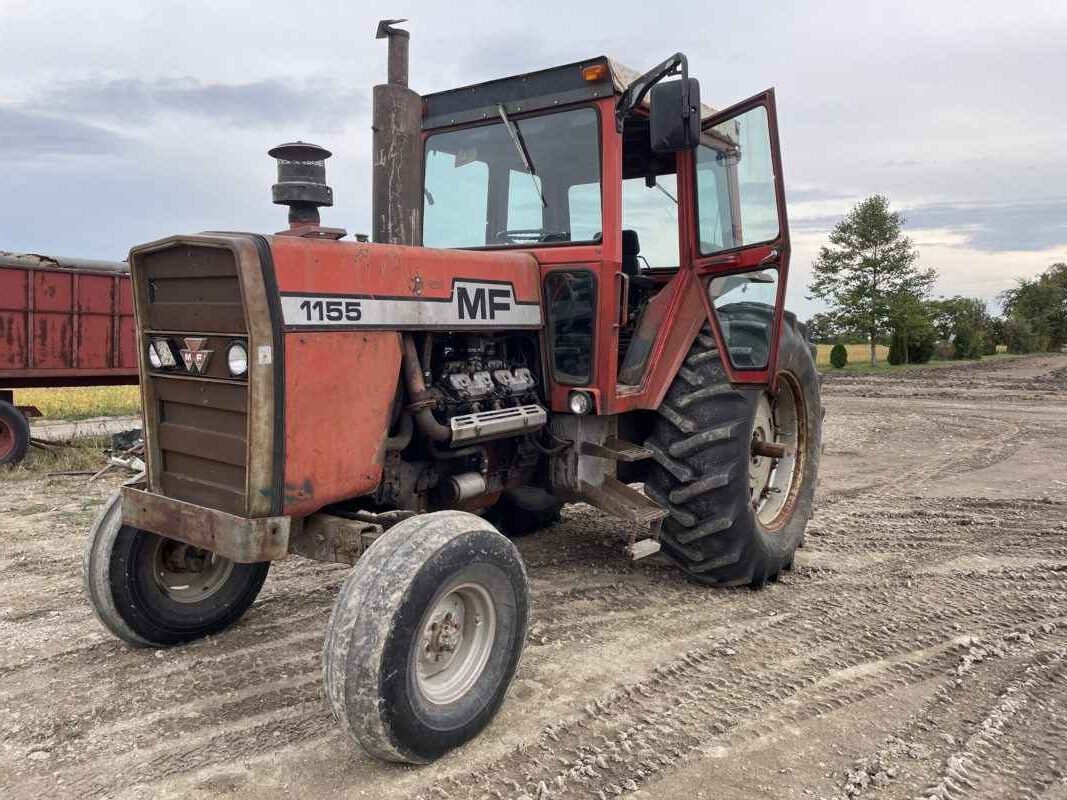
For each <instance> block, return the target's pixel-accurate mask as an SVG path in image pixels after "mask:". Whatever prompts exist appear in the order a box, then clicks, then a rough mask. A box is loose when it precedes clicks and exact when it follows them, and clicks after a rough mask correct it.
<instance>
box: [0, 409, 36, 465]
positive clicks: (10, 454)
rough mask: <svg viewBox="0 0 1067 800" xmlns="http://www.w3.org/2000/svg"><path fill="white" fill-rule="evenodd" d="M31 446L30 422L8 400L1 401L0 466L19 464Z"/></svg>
mask: <svg viewBox="0 0 1067 800" xmlns="http://www.w3.org/2000/svg"><path fill="white" fill-rule="evenodd" d="M29 446H30V422H29V420H27V419H26V417H25V416H23V414H22V412H21V411H19V410H18V409H17V408H15V407H14V406H13V405H11V403H9V402H7V401H6V400H0V465H3V464H17V463H19V462H20V461H22V459H23V458H25V457H26V450H27V449H28V448H29Z"/></svg>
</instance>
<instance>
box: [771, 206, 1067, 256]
mask: <svg viewBox="0 0 1067 800" xmlns="http://www.w3.org/2000/svg"><path fill="white" fill-rule="evenodd" d="M790 199H792V197H791V198H790ZM902 213H903V214H904V218H905V220H906V222H905V231H917V230H919V231H922V230H936V231H947V232H950V233H953V234H956V237H955V239H954V240H953V241H951V242H945V243H944V244H945V245H946V246H954V247H960V248H966V249H969V250H978V251H982V252H987V253H1007V252H1012V253H1025V252H1037V251H1044V250H1048V249H1050V248H1054V247H1057V246H1060V245H1063V244H1064V242H1067V199H1051V200H1033V201H1025V200H1019V201H1016V202H1012V203H930V204H926V205H916V206H912V207H910V208H908V207H905V208H903V209H902ZM842 217H843V215H841V214H837V215H833V214H828V215H820V216H810V217H799V218H796V219H793V218H790V220H789V225H790V228H791V229H793V230H795V231H812V232H822V231H825V232H827V233H829V231H830V229H831V228H833V227H834V225H836V224H837V223H838V222H840V221H841V219H842Z"/></svg>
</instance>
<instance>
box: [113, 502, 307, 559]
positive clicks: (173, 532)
mask: <svg viewBox="0 0 1067 800" xmlns="http://www.w3.org/2000/svg"><path fill="white" fill-rule="evenodd" d="M122 521H123V523H124V524H126V525H132V526H133V527H135V528H140V529H142V530H146V531H151V532H152V533H156V534H159V535H160V536H166V537H167V538H169V539H177V540H178V541H180V542H186V543H187V544H191V545H194V546H195V547H202V548H204V549H205V550H210V551H212V552H213V553H218V554H219V555H220V556H224V557H225V558H229V559H231V560H233V561H236V562H238V563H242V564H254V563H257V562H260V561H273V560H275V559H280V558H285V556H286V554H287V553H288V550H289V529H290V519H289V518H288V517H260V518H259V519H248V518H246V517H239V516H235V515H233V514H227V513H225V512H223V511H218V510H216V509H213V508H205V507H204V506H200V505H196V504H194V503H187V502H182V501H181V500H175V499H172V498H170V497H163V496H161V495H158V494H154V493H152V492H148V491H144V489H143V484H142V485H140V486H133V485H131V486H123V487H122Z"/></svg>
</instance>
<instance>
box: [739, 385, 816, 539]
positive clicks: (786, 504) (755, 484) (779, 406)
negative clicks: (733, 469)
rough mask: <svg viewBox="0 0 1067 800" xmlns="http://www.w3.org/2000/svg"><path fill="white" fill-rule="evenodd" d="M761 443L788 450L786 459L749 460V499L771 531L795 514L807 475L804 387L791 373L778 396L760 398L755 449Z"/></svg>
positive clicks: (755, 430)
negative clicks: (802, 480) (801, 487)
mask: <svg viewBox="0 0 1067 800" xmlns="http://www.w3.org/2000/svg"><path fill="white" fill-rule="evenodd" d="M758 442H767V443H770V444H779V445H783V446H784V447H785V451H786V452H785V455H784V456H783V457H782V458H773V457H770V456H758V455H755V454H750V456H749V469H748V475H749V497H750V500H751V503H752V509H753V511H754V512H755V514H756V519H757V520H758V521H759V523H760V524H761V525H762V526H763V527H764V528H765V529H766V530H769V531H774V530H776V529H778V528H781V527H782V525H784V524H785V522H786V520H788V518H789V515H790V514H791V513H792V509H793V506H794V504H795V502H796V497H797V494H798V492H799V490H800V483H801V479H802V477H803V472H804V453H805V452H806V446H807V425H806V424H805V421H804V401H803V395H802V394H801V392H800V386H799V384H798V383H797V382H796V380H795V379H794V378H793V377H792V376H791V375H790V374H789V373H781V374H780V375H779V379H778V394H777V395H774V396H772V395H771V394H770V393H768V392H764V393H762V394H761V395H760V398H759V401H758V402H757V404H756V415H755V419H754V421H753V425H752V445H753V447H755V446H756V444H757V443H758Z"/></svg>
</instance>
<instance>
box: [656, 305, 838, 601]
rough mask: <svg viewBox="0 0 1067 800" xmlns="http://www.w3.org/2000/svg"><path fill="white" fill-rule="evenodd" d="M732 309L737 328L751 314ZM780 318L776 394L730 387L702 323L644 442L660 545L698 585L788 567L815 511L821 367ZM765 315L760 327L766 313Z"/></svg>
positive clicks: (739, 581)
mask: <svg viewBox="0 0 1067 800" xmlns="http://www.w3.org/2000/svg"><path fill="white" fill-rule="evenodd" d="M724 311H726V309H721V310H720V314H723V312H724ZM728 314H729V312H728V311H727V313H726V314H723V316H724V317H726V322H727V324H728V323H729V321H730V318H729V316H728ZM764 314H766V312H764ZM737 316H738V317H739V319H738V320H736V322H739V323H741V324H740V325H739V326H738V327H739V328H742V329H743V328H744V327H745V326H747V325H750V324H752V323H753V322H754V320H753V319H751V317H752V310H751V309H747V308H746V309H738V314H737ZM784 322H785V324H784V325H783V326H782V337H781V344H780V350H779V355H778V394H777V395H776V396H771V395H770V394H769V393H768V392H765V391H763V390H761V389H745V388H735V387H733V386H731V385H730V383H729V382H728V381H727V376H726V371H725V369H724V368H723V364H722V360H721V356H720V354H719V352H718V349H717V348H716V346H715V341H714V339H713V337H712V336H711V335H710V333H709V332H708V330H707V329H705V330H704V331H703V332H702V333H701V334H700V335H699V336H698V337H697V339H696V341H695V342H694V343H693V346H692V348H691V349H690V351H689V354H688V356H687V358H686V361H685V364H684V366H683V367H682V369H680V370H679V372H678V375H677V376H676V377H675V379H674V382H673V383H672V384H671V387H670V389H669V390H668V392H667V395H666V397H665V399H664V402H663V404H662V405H661V407H660V409H659V417H660V418H659V420H657V422H656V424H655V426H654V429H653V434H652V436H651V437H650V439H649V440H648V442H647V445H648V447H649V448H650V449H651V450H652V451H653V454H654V458H655V460H656V464H655V466H654V467H653V469H652V474H651V475H650V477H649V480H648V482H647V483H646V491H647V492H648V494H649V496H650V497H651V498H652V499H653V500H655V501H656V502H658V503H660V504H661V505H663V506H664V507H665V508H667V509H668V510H669V512H670V516H669V517H668V518H667V520H666V521H665V523H664V528H663V532H662V534H661V543H662V548H663V552H664V554H665V555H667V556H668V557H669V558H670V559H671V560H673V561H674V562H675V563H677V564H678V565H679V566H680V567H681V568H682V569H684V570H685V571H686V572H687V573H688V574H689V575H691V576H692V577H693V578H695V579H696V580H699V581H701V582H703V583H707V584H713V585H717V586H740V585H754V586H762V585H763V584H764V583H766V582H767V581H768V580H775V579H776V578H777V577H778V574H779V573H780V571H781V570H783V569H788V568H790V567H791V566H792V564H793V556H794V552H795V551H796V548H797V547H798V545H799V544H800V543H801V541H802V540H803V537H804V529H805V528H806V527H807V523H808V520H809V519H810V517H811V512H812V501H813V498H814V495H815V485H816V478H817V475H818V470H819V453H820V449H821V441H822V418H823V411H822V403H821V401H820V397H819V375H818V372H817V370H816V368H815V363H814V360H813V359H812V357H811V352H810V350H809V348H808V346H807V342H806V341H805V340H804V337H803V335H802V333H801V331H800V326H799V323H797V321H796V318H795V317H794V316H793V315H792V314H788V313H787V314H786V318H785V321H784ZM762 323H763V325H764V328H763V330H764V331H765V330H766V327H765V326H766V325H767V324H768V323H769V320H768V319H766V318H765V319H763V320H762ZM736 341H737V340H736V339H734V340H732V341H731V344H732V345H733V344H735V343H736ZM742 341H743V340H742ZM763 347H764V349H765V348H766V345H765V344H764V346H763ZM750 349H752V348H748V347H741V348H740V350H741V351H742V352H743V353H744V352H747V351H749V350H750ZM761 444H770V445H776V444H780V445H784V446H785V449H786V455H785V456H784V457H782V458H777V459H776V458H772V457H769V456H760V455H756V454H755V453H754V450H758V449H760V447H761Z"/></svg>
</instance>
